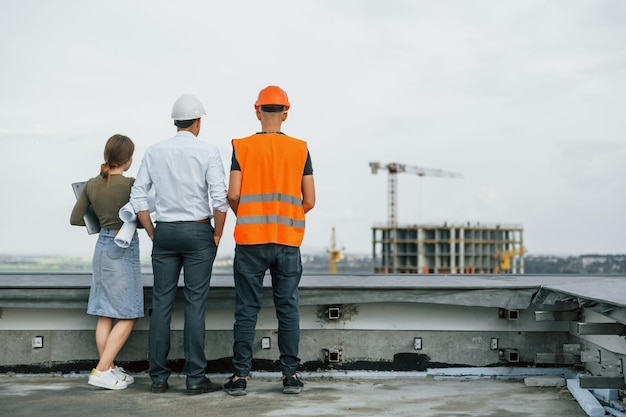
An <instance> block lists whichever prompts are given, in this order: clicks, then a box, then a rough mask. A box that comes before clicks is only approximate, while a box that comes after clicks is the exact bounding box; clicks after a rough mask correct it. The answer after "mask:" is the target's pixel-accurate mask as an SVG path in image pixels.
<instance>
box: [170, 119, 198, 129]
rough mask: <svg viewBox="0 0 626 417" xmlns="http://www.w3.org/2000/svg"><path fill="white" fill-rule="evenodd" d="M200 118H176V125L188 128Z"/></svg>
mask: <svg viewBox="0 0 626 417" xmlns="http://www.w3.org/2000/svg"><path fill="white" fill-rule="evenodd" d="M196 120H198V119H191V120H174V124H175V125H176V127H180V128H181V129H187V128H188V127H189V126H191V125H192V124H193V122H195V121H196Z"/></svg>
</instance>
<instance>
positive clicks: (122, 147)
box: [100, 135, 135, 179]
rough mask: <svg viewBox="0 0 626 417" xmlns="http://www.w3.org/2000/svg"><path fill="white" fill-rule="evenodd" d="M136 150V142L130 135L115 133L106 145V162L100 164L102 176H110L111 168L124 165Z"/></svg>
mask: <svg viewBox="0 0 626 417" xmlns="http://www.w3.org/2000/svg"><path fill="white" fill-rule="evenodd" d="M133 152H135V144H134V143H133V141H132V140H130V138H129V137H128V136H124V135H113V136H111V137H110V138H109V140H107V143H106V145H104V164H102V165H100V176H101V177H102V178H104V179H108V178H109V171H110V169H111V168H117V167H119V166H121V165H124V164H125V163H126V162H128V160H129V159H130V158H132V156H133Z"/></svg>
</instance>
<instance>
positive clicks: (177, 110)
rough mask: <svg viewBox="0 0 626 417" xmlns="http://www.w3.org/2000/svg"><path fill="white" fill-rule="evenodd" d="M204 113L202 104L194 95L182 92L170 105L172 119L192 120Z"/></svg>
mask: <svg viewBox="0 0 626 417" xmlns="http://www.w3.org/2000/svg"><path fill="white" fill-rule="evenodd" d="M205 114H206V110H204V106H203V105H202V103H201V102H200V100H198V99H197V98H196V97H195V96H192V95H191V94H183V95H182V96H180V98H179V99H178V100H176V102H175V103H174V107H172V119H174V120H194V119H199V118H200V117H202V116H204V115H205Z"/></svg>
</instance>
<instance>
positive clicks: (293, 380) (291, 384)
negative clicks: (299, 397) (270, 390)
mask: <svg viewBox="0 0 626 417" xmlns="http://www.w3.org/2000/svg"><path fill="white" fill-rule="evenodd" d="M302 388H304V383H303V382H302V381H300V379H298V377H297V376H288V377H286V378H285V379H283V394H300V392H302Z"/></svg>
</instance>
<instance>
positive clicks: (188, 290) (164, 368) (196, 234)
mask: <svg viewBox="0 0 626 417" xmlns="http://www.w3.org/2000/svg"><path fill="white" fill-rule="evenodd" d="M213 231H214V229H213V226H211V224H210V223H200V222H158V223H157V225H156V228H155V230H154V240H153V246H152V269H153V273H154V287H153V292H152V316H151V317H150V336H149V362H150V369H149V373H150V378H151V379H152V382H153V383H155V384H161V383H164V382H166V381H167V379H168V377H169V376H170V375H171V373H172V371H171V369H170V368H169V367H168V365H167V356H168V354H169V351H170V323H171V319H172V309H173V307H174V301H175V298H176V292H177V288H178V281H179V278H180V272H181V269H182V270H183V274H184V289H183V294H184V302H185V310H184V311H185V315H184V319H185V326H184V353H185V365H184V368H183V371H184V373H185V374H186V375H187V385H188V386H191V385H198V384H201V383H202V381H203V380H204V375H205V368H206V355H205V353H204V339H205V334H206V333H205V311H206V301H207V297H208V295H209V284H210V282H211V272H212V270H213V261H214V260H215V255H216V253H217V246H216V245H215V241H214V240H213Z"/></svg>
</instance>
